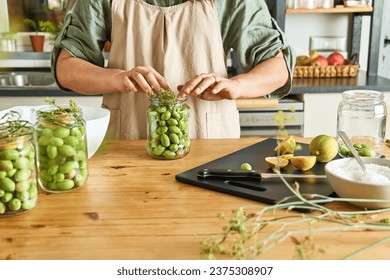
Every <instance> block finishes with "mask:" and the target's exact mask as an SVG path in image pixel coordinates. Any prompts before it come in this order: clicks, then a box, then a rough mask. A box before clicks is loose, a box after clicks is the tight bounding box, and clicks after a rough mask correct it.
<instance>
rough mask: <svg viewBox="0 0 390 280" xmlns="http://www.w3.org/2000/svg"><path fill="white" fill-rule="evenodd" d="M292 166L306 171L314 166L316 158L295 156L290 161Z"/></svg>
mask: <svg viewBox="0 0 390 280" xmlns="http://www.w3.org/2000/svg"><path fill="white" fill-rule="evenodd" d="M290 161H291V163H292V165H294V166H295V168H297V169H299V170H301V171H306V170H309V169H311V168H312V167H313V166H314V164H316V157H315V156H295V157H292V158H291V159H290Z"/></svg>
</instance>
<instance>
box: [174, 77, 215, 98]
mask: <svg viewBox="0 0 390 280" xmlns="http://www.w3.org/2000/svg"><path fill="white" fill-rule="evenodd" d="M221 79H222V78H221V77H219V76H217V75H216V74H214V73H208V74H199V75H196V76H195V77H194V78H193V79H191V80H190V81H188V82H187V83H185V84H184V85H181V86H180V89H179V87H178V89H179V90H180V92H179V95H180V96H185V95H193V96H198V95H200V94H202V93H203V92H205V91H210V90H212V89H213V87H215V85H216V84H218V83H219V82H220V81H221Z"/></svg>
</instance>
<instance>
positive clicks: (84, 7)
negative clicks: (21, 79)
mask: <svg viewBox="0 0 390 280" xmlns="http://www.w3.org/2000/svg"><path fill="white" fill-rule="evenodd" d="M144 1H145V2H147V3H149V4H152V5H156V6H172V5H177V4H180V3H182V2H185V1H187V0H144ZM111 2H112V0H99V1H94V0H79V1H76V4H75V5H74V7H73V9H72V11H71V13H69V14H68V15H67V16H66V19H65V23H64V28H63V30H62V31H61V33H60V34H59V36H58V38H57V40H56V42H55V44H54V49H53V53H52V72H53V73H55V65H56V60H57V57H58V55H59V52H60V50H61V48H65V49H66V50H67V51H68V52H69V53H71V54H72V55H73V56H75V57H79V58H81V59H84V60H87V61H89V62H91V63H93V64H96V65H99V66H104V57H103V54H102V49H103V47H104V43H105V42H106V41H110V37H111V23H112V22H111ZM217 9H218V17H219V22H220V29H221V37H222V42H223V47H224V50H225V53H226V54H228V52H229V51H230V50H231V49H234V50H235V51H236V53H237V59H238V63H239V65H240V68H241V70H242V71H243V72H244V73H245V72H248V71H249V70H251V69H252V68H254V67H255V66H256V65H257V64H259V63H260V62H262V61H264V60H266V59H268V58H271V57H274V56H275V55H277V54H278V53H279V52H280V51H283V54H284V57H285V61H286V64H287V66H288V68H289V73H290V79H289V81H288V82H287V83H286V84H285V85H284V86H283V87H282V88H280V89H278V90H276V91H275V92H274V93H272V94H271V96H273V97H281V96H284V95H286V94H288V93H289V92H290V90H291V84H292V71H293V69H294V65H295V54H294V52H293V51H292V49H291V48H290V46H288V44H287V42H286V38H285V35H284V34H283V32H282V31H281V30H280V29H279V27H278V26H277V25H276V22H275V21H274V20H273V19H272V18H271V16H270V14H269V11H268V8H267V5H266V4H265V2H264V0H217ZM58 84H59V83H58ZM59 86H60V85H59Z"/></svg>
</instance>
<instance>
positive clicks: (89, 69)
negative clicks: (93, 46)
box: [56, 50, 122, 95]
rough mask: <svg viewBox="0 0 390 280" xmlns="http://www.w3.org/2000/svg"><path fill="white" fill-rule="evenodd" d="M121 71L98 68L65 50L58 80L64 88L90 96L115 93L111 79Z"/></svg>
mask: <svg viewBox="0 0 390 280" xmlns="http://www.w3.org/2000/svg"><path fill="white" fill-rule="evenodd" d="M121 71H122V70H119V69H108V68H103V67H99V66H96V65H94V64H92V63H89V62H87V61H85V60H82V59H79V58H76V57H73V56H71V55H70V54H69V53H67V52H65V51H64V50H62V51H61V54H60V56H59V58H58V61H57V67H56V75H57V79H58V82H59V83H60V84H61V86H62V87H64V88H67V89H70V90H73V91H75V92H79V93H83V94H89V95H93V94H102V93H111V92H115V90H116V88H115V87H114V85H112V84H111V83H110V80H111V79H110V77H111V76H113V75H115V74H117V73H118V72H121Z"/></svg>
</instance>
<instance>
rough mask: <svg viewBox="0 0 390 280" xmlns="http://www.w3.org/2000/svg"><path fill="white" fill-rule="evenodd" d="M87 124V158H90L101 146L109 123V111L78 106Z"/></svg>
mask: <svg viewBox="0 0 390 280" xmlns="http://www.w3.org/2000/svg"><path fill="white" fill-rule="evenodd" d="M79 107H80V108H81V110H82V111H83V118H84V120H85V122H86V124H87V145H88V158H91V157H92V156H93V155H94V154H95V153H96V151H97V150H98V148H99V147H100V145H101V144H102V142H103V140H104V137H105V135H106V132H107V128H108V123H109V121H110V111H109V110H107V109H104V108H101V107H93V106H85V105H80V106H79Z"/></svg>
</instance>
